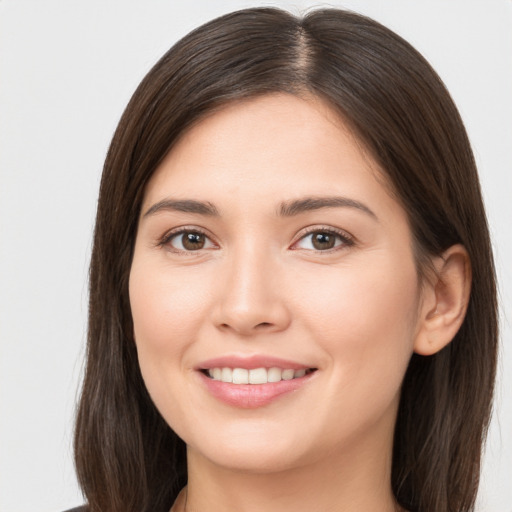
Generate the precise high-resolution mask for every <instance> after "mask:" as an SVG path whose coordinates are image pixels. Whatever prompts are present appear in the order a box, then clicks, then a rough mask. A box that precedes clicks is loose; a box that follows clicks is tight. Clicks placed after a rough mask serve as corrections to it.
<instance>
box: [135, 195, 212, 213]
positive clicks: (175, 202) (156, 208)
mask: <svg viewBox="0 0 512 512" xmlns="http://www.w3.org/2000/svg"><path fill="white" fill-rule="evenodd" d="M160 211H175V212H185V213H196V214H199V215H208V216H214V217H218V215H219V211H218V210H217V208H216V207H215V205H214V204H212V203H210V202H208V201H206V202H205V201H195V200H194V199H163V200H162V201H159V202H158V203H155V204H154V205H153V206H151V207H150V208H149V209H148V210H147V211H146V213H145V214H144V217H148V216H149V215H154V214H155V213H157V212H160Z"/></svg>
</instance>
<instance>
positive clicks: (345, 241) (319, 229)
mask: <svg viewBox="0 0 512 512" xmlns="http://www.w3.org/2000/svg"><path fill="white" fill-rule="evenodd" d="M185 233H191V234H197V235H203V236H204V237H206V238H207V239H208V240H210V242H211V243H212V244H214V242H213V241H212V240H211V238H210V237H209V236H208V234H207V233H206V232H205V231H203V230H201V229H199V228H197V227H193V228H192V227H190V228H187V227H180V228H177V229H175V230H172V231H169V232H167V233H166V234H165V235H164V236H163V237H162V238H161V239H160V241H159V242H158V244H157V245H158V246H159V247H165V246H168V245H169V243H170V242H171V240H172V239H173V238H175V237H178V236H179V235H184V234H185ZM314 233H322V234H327V235H332V236H335V237H337V238H338V239H339V240H341V244H340V245H338V246H335V247H333V248H330V249H326V250H319V249H317V250H314V249H306V250H313V251H314V252H316V253H331V252H334V251H338V250H342V249H344V248H347V247H352V246H353V245H355V240H354V238H353V237H352V236H351V235H349V234H348V233H347V232H345V231H342V230H338V229H335V228H332V227H326V226H325V227H324V226H311V227H309V228H306V230H305V231H304V232H303V233H301V235H300V237H299V238H298V239H297V240H296V241H295V242H294V243H293V244H292V246H291V250H301V249H300V248H298V249H293V247H294V246H295V245H297V244H298V243H299V242H300V241H301V240H304V239H305V238H306V237H308V236H309V235H312V234H314ZM169 250H170V251H171V252H174V253H178V254H188V255H193V254H194V253H198V252H200V251H201V249H198V250H196V251H184V250H181V249H176V248H174V247H169Z"/></svg>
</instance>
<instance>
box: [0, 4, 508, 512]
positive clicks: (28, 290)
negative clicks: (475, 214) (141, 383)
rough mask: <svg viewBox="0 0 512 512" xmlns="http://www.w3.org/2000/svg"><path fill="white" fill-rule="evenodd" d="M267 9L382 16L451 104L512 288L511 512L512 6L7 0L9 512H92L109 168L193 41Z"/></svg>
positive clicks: (2, 56)
mask: <svg viewBox="0 0 512 512" xmlns="http://www.w3.org/2000/svg"><path fill="white" fill-rule="evenodd" d="M256 5H274V6H280V7H284V8H287V9H289V10H291V11H292V12H294V13H299V12H302V11H303V10H304V9H306V8H310V7H314V6H324V7H325V6H337V7H346V8H349V9H352V10H355V11H358V12H360V13H363V14H367V15H369V16H371V17H373V18H375V19H376V20H378V21H380V22H382V23H384V24H385V25H387V26H388V27H390V28H391V29H393V30H395V31H396V32H398V33H399V34H400V35H402V36H403V37H404V38H405V39H406V40H408V41H409V42H411V43H412V44H413V46H415V47H416V48H417V49H418V50H419V51H420V52H422V53H423V54H424V55H425V56H426V58H427V59H428V60H429V61H430V62H431V64H432V65H433V66H434V68H435V69H436V70H437V71H438V73H439V74H440V75H441V78H442V79H443V80H444V81H445V83H446V84H447V86H448V89H449V90H450V92H451V93H452V95H453V97H454V99H455V102H456V103H457V105H458V107H459V109H460V111H461V114H462V117H463V119H464V121H465V123H466V127H467V129H468V131H469V135H470V138H471V141H472V144H473V148H474V151H475V154H476V159H477V162H478V167H479V171H480V176H481V182H482V188H483V193H484V197H485V202H486V205H487V210H488V215H489V221H490V225H491V230H492V236H493V242H494V247H495V251H496V261H497V267H498V277H499V280H500V300H501V314H502V322H501V326H502V349H501V359H500V366H499V380H498V388H497V401H496V405H495V412H494V417H493V423H492V426H491V430H490V437H489V442H488V444H487V450H486V455H485V459H484V471H483V480H482V485H481V491H480V496H479V510H481V511H485V512H511V511H512V485H511V483H512V347H511V342H512V330H511V326H510V320H511V316H510V313H511V311H512V267H511V262H512V228H511V223H512V1H511V0H478V1H468V0H437V1H433V0H423V1H414V2H413V1H411V0H387V1H381V0H361V1H346V2H336V1H335V2H331V3H329V4H326V3H315V2H301V1H295V2H289V1H274V2H272V1H270V2H264V3H263V2H261V3H259V2H257V1H242V0H229V1H226V0H223V1H222V2H220V1H217V2H215V1H211V0H188V1H185V0H183V1H182V0H180V1H177V0H167V1H163V0H149V1H148V0H146V1H142V0H139V1H126V0H123V1H121V0H118V1H104V0H94V1H92V0H87V1H85V0H83V1H70V0H61V1H56V0H33V1H26V0H0V173H1V174H0V341H1V346H0V379H1V380H0V405H1V411H0V428H1V430H0V434H1V438H0V439H1V452H0V510H1V511H2V512H22V511H23V512H25V511H29V510H37V511H40V512H59V511H62V510H64V509H65V508H68V507H71V506H74V505H78V504H80V503H82V497H81V494H80V492H79V489H78V486H77V484H76V479H75V476H74V470H73V463H72V451H71V440H72V425H73V416H74V409H75V403H76V397H77V389H78V384H79V380H80V377H81V372H82V368H83V354H84V344H85V337H86V334H85V333H86V316H87V271H88V263H89V252H90V248H91V235H92V227H93V220H94V216H95V207H96V200H97V192H98V184H99V179H100V173H101V169H102V164H103V159H104V157H105V154H106V151H107V147H108V144H109V141H110V139H111V136H112V134H113V131H114V128H115V126H116V124H117V122H118V120H119V117H120V115H121V113H122V111H123V109H124V107H125V105H126V103H127V101H128V99H129V98H130V96H131V94H132V92H133V91H134V89H135V87H136V86H137V84H138V83H139V81H140V80H141V79H142V77H143V76H144V74H145V73H146V72H147V71H148V70H149V68H150V67H151V66H152V65H153V64H154V63H155V62H156V60H157V59H158V58H159V57H160V56H161V55H162V54H163V53H164V52H165V51H166V50H167V49H168V48H169V47H170V46H171V45H172V44H173V43H174V42H175V41H176V40H177V39H178V38H180V37H181V36H183V35H185V34H186V33H187V32H189V31H190V30H191V29H193V28H195V27H196V26H198V25H199V24H201V23H203V22H205V21H207V20H209V19H211V18H214V17H216V16H218V15H220V14H223V13H226V12H229V11H232V10H236V9H241V8H246V7H253V6H256ZM507 314H508V316H507ZM432 512H434V511H432Z"/></svg>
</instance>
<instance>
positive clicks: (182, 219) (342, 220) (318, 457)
mask: <svg viewBox="0 0 512 512" xmlns="http://www.w3.org/2000/svg"><path fill="white" fill-rule="evenodd" d="M383 182H385V179H384V180H383V174H382V172H381V170H380V169H379V168H378V166H377V165H376V163H375V162H374V161H373V160H372V158H371V157H370V156H369V155H368V154H366V153H365V152H364V150H363V148H362V146H361V144H359V143H358V142H357V140H356V139H355V138H354V136H353V135H352V134H351V133H350V131H349V130H348V129H347V127H346V126H345V125H344V124H343V122H342V120H340V119H339V118H338V117H337V116H336V115H335V114H334V113H333V112H332V111H331V110H330V109H329V108H328V107H327V106H326V105H325V104H324V103H323V102H321V101H320V100H318V99H315V98H297V97H295V96H290V95H281V94H279V95H269V96H264V97H261V98H257V99H252V100H248V101H244V102H241V103H234V104H230V105H228V106H227V107H225V108H224V109H223V110H221V111H220V112H217V113H215V114H213V115H211V116H210V117H208V118H206V119H205V120H203V121H201V122H200V123H198V124H197V125H195V126H194V127H193V128H191V129H190V130H189V131H188V132H187V133H185V134H184V135H183V136H182V137H181V139H180V140H179V142H178V143H177V144H176V145H175V146H174V147H173V149H172V151H170V153H169V154H168V155H167V156H166V158H165V159H164V160H163V162H162V163H161V165H160V166H159V168H158V169H157V170H156V172H155V173H154V175H153V176H152V178H151V180H150V181H149V183H148V185H147V188H146V191H145V197H144V201H143V207H142V213H141V217H140V221H139V227H138V232H137V238H136V243H135V252H134V258H133V263H132V269H131V274H130V301H131V308H132V314H133V320H134V334H135V340H136V344H137V350H138V356H139V362H140V367H141V371H142V374H143V377H144V380H145V383H146V386H147V388H148V390H149V393H150V395H151V397H152V399H153V401H154V403H155V405H156V406H157V408H158V409H159V411H160V412H161V414H162V416H163V417H164V418H165V420H166V421H167V422H168V424H169V425H170V426H171V427H172V428H173V429H174V430H175V431H176V432H177V434H178V435H179V436H180V437H181V438H182V439H184V441H185V442H186V444H187V457H188V471H189V485H188V494H187V510H188V511H203V510H209V511H211V512H216V511H226V510H237V511H243V512H252V511H261V510H265V511H267V512H272V511H274V510H275V511H278V510H279V511H280V512H283V511H288V510H289V511H292V510H293V511H294V512H297V511H299V512H301V511H304V512H305V511H308V512H311V511H323V512H328V511H331V510H332V511H334V510H336V511H339V510H343V511H349V512H350V511H358V512H364V511H368V512H370V511H371V512H375V510H379V511H393V510H396V505H395V502H394V498H393V495H392V492H391V486H390V469H391V450H392V439H393V428H394V424H395V419H396V411H397V406H398V400H399V392H400V385H401V382H402V379H403V376H404V373H405V371H406V368H407V364H408V361H409V359H410V357H411V354H412V353H413V352H414V351H417V352H419V353H423V354H427V355H428V354H431V353H434V352H436V351H437V350H439V349H440V348H442V347H443V346H444V345H445V344H446V343H448V342H449V341H450V340H451V338H452V337H453V335H454V334H455V332H456V330H457V329H458V326H459V325H460V322H461V321H462V318H463V316H464V312H465V307H466V303H467V296H468V294H469V284H468V282H469V264H468V261H467V256H466V254H465V251H464V250H463V248H461V247H457V246H455V247H454V248H451V249H450V250H449V251H448V252H447V253H446V254H445V255H444V257H443V258H438V259H436V260H435V261H434V264H435V268H436V270H437V272H438V274H437V278H436V279H429V280H426V281H425V282H423V283H422V282H421V281H420V279H419V278H418V273H417V268H416V265H415V261H414V257H413V248H412V240H411V232H410V229H409V225H408V221H407V215H406V213H405V211H404V210H403V208H402V207H401V206H400V204H399V203H398V202H397V201H396V200H395V199H393V197H392V196H391V194H390V193H389V189H388V188H387V187H386V185H385V184H384V183H383ZM333 196H336V197H343V198H348V199H350V200H352V201H357V202H358V203H360V204H362V205H364V207H366V208H367V209H368V210H370V211H371V212H372V213H369V212H368V211H365V210H364V209H361V208H356V207H354V206H350V205H349V206H346V205H345V206H331V207H324V208H319V209H314V210H308V211H302V212H300V213H297V214H295V215H286V216H283V215H280V214H279V211H280V205H281V204H282V203H287V202H288V203H289V202H290V201H293V200H297V199H302V198H305V197H315V198H324V197H333ZM168 199H173V200H195V201H201V202H207V203H208V204H210V205H214V207H215V208H216V210H217V212H218V215H205V214H202V213H194V212H183V211H176V210H174V209H172V208H160V209H158V208H157V207H154V205H157V204H158V203H160V202H162V201H165V200H168ZM152 207H154V208H152ZM151 209H152V211H151ZM148 211H149V213H147V212H148ZM179 228H186V229H187V230H188V231H189V232H190V231H194V230H200V231H201V232H203V233H205V235H206V237H207V238H205V239H204V242H205V245H204V246H203V248H202V249H199V250H188V251H186V250H184V248H183V246H182V245H180V244H181V242H182V238H181V235H177V236H175V237H174V238H172V239H169V236H168V235H169V232H171V231H172V230H178V231H179ZM308 229H313V230H314V231H316V232H325V231H326V230H328V231H333V232H335V231H337V232H339V233H341V235H342V236H343V237H344V238H338V235H334V234H332V235H331V236H334V237H335V241H336V246H335V247H334V248H333V249H329V250H319V249H317V248H315V246H314V245H313V244H312V236H311V233H309V232H308ZM166 236H167V238H166ZM347 239H348V240H349V241H346V240H347ZM162 240H164V242H162ZM253 354H264V355H270V356H274V357H279V358H284V359H287V360H292V361H297V362H300V363H302V364H305V365H306V366H308V367H314V368H316V369H317V371H316V372H315V373H314V374H313V375H312V377H311V378H310V379H309V380H308V382H307V383H306V384H305V385H303V386H302V387H301V388H300V389H298V390H297V391H295V392H293V393H289V394H286V395H283V396H281V397H279V398H278V399H277V400H275V401H273V402H271V403H270V404H268V405H265V406H264V407H259V408H255V409H242V408H239V407H234V406H232V405H228V404H226V403H224V402H221V401H219V400H218V399H217V398H215V397H213V396H212V395H211V394H210V393H209V392H208V391H207V390H206V388H205V386H203V385H202V381H201V377H200V376H199V374H198V371H197V370H196V368H197V365H199V364H200V363H201V362H202V361H205V360H207V359H210V358H214V357H220V356H226V355H237V356H248V355H253Z"/></svg>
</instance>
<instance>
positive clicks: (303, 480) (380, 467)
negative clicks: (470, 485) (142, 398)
mask: <svg viewBox="0 0 512 512" xmlns="http://www.w3.org/2000/svg"><path fill="white" fill-rule="evenodd" d="M391 446H392V443H391V442H385V443H384V442H382V443H381V444H380V446H375V444H374V443H372V446H366V447H365V448H364V449H362V447H361V446H360V445H359V446H357V448H353V449H351V450H347V449H345V450H343V451H340V452H333V453H331V454H330V455H329V456H327V457H322V458H321V459H320V460H317V461H312V462H310V463H308V464H304V465H301V466H297V467H294V468H291V469H284V470H281V471H276V472H260V473H257V472H249V471H242V470H240V469H230V468H225V467H221V466H219V465H217V464H215V463H214V462H212V461H210V460H208V459H206V458H204V457H203V456H202V455H201V454H199V453H198V452H196V451H194V450H193V449H190V448H189V449H188V452H187V460H188V468H189V484H188V489H187V500H186V501H187V505H186V512H204V511H206V510H208V511H209V512H225V511H227V510H236V511H237V512H261V511H262V510H265V512H292V511H293V512H311V511H322V512H335V511H336V512H339V511H340V510H343V512H375V510H379V512H396V511H397V510H399V509H398V508H397V505H396V503H395V500H394V497H393V494H392V491H391V484H390V482H391Z"/></svg>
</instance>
